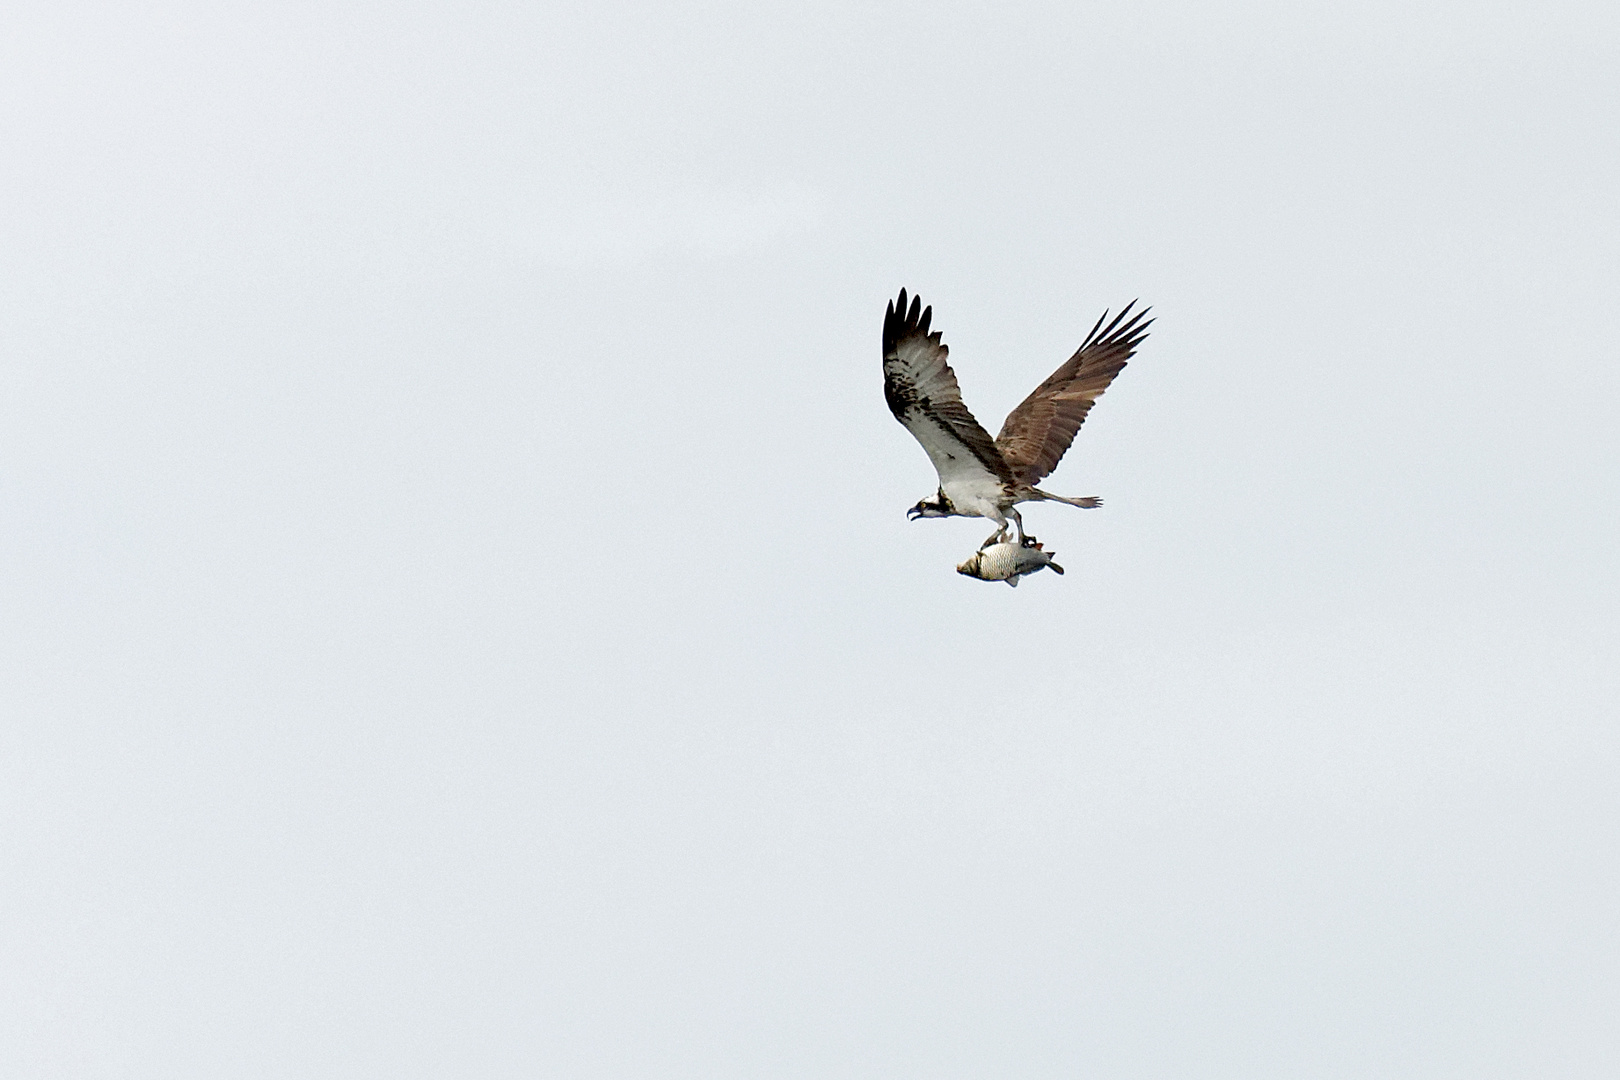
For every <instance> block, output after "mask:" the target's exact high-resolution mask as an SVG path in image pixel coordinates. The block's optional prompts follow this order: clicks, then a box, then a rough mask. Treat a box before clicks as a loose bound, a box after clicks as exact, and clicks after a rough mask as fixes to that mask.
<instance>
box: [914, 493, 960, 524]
mask: <svg viewBox="0 0 1620 1080" xmlns="http://www.w3.org/2000/svg"><path fill="white" fill-rule="evenodd" d="M950 516H951V504H950V502H949V501H948V500H947V499H946V498H945V496H944V495H943V494H941V495H934V496H932V497H930V498H927V499H923V500H922V501H920V502H918V503H917V505H916V506H913V507H912V508H911V509H910V510H907V511H906V520H907V521H916V520H917V519H918V518H925V517H950Z"/></svg>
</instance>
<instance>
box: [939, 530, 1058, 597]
mask: <svg viewBox="0 0 1620 1080" xmlns="http://www.w3.org/2000/svg"><path fill="white" fill-rule="evenodd" d="M1048 566H1050V567H1051V568H1052V569H1053V570H1055V571H1057V572H1058V573H1060V574H1061V573H1063V567H1061V566H1059V565H1058V564H1057V563H1055V562H1053V561H1052V553H1051V552H1049V551H1042V550H1041V545H1040V544H1037V543H1036V542H1035V538H1034V537H1032V536H1026V537H1025V538H1024V542H1023V543H1022V544H1014V543H1008V542H1003V543H1000V544H990V545H989V546H987V547H982V548H980V549H979V550H978V551H975V552H974V553H973V557H972V558H971V559H969V560H968V561H967V562H965V563H963V564H962V565H961V566H958V567H957V568H956V572H957V573H958V574H966V575H967V576H968V577H975V578H978V579H979V580H980V581H1005V582H1006V583H1007V584H1008V585H1011V586H1012V587H1013V588H1015V589H1016V588H1017V587H1018V579H1019V578H1021V577H1023V576H1024V575H1025V574H1033V573H1035V572H1036V571H1037V570H1044V569H1046V568H1047V567H1048Z"/></svg>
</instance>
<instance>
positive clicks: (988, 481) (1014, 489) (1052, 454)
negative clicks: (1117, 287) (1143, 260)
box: [883, 289, 1153, 547]
mask: <svg viewBox="0 0 1620 1080" xmlns="http://www.w3.org/2000/svg"><path fill="white" fill-rule="evenodd" d="M1135 306H1136V301H1134V300H1133V301H1131V303H1129V304H1126V305H1125V310H1123V311H1121V312H1120V313H1119V314H1118V315H1116V316H1114V320H1113V321H1112V322H1109V323H1108V325H1107V326H1106V328H1105V327H1104V325H1103V324H1104V322H1106V321H1107V319H1108V312H1106V311H1105V312H1103V315H1102V318H1100V319H1098V320H1097V325H1096V326H1093V327H1092V328H1091V333H1090V334H1087V335H1086V340H1085V341H1084V343H1082V344H1081V346H1080V348H1079V349H1077V350H1076V351H1075V354H1074V355H1073V356H1071V357H1069V359H1068V360H1066V361H1064V363H1063V365H1062V366H1061V367H1059V368H1058V369H1057V370H1056V371H1054V372H1052V374H1051V376H1050V377H1048V378H1047V380H1046V381H1045V382H1043V383H1041V385H1039V386H1037V387H1036V388H1035V390H1034V392H1033V393H1031V394H1030V395H1029V397H1027V398H1025V399H1024V400H1023V402H1022V404H1020V405H1019V406H1018V408H1016V409H1014V410H1013V411H1012V412H1010V413H1008V414H1007V419H1006V421H1005V422H1004V423H1003V424H1002V425H1001V434H999V435H997V436H996V437H995V438H994V439H992V438H990V435H989V433H988V432H986V431H985V430H984V428H982V427H980V426H979V422H978V421H977V420H975V419H973V414H972V413H970V412H968V407H967V406H966V405H964V404H962V390H961V388H960V387H959V386H957V384H956V373H955V372H953V371H952V370H951V366H950V365H949V364H947V363H946V362H945V357H946V355H947V354H948V353H949V351H950V350H949V349H948V348H946V346H945V345H944V344H943V343H942V342H941V341H940V333H939V331H937V330H936V331H934V332H933V333H929V332H928V325H929V322H930V320H931V319H932V318H933V315H934V309H933V308H932V307H926V308H925V307H923V306H922V299H921V298H913V299H912V300H911V306H910V307H909V308H908V307H907V306H906V290H904V289H901V290H900V299H899V300H898V301H890V302H889V309H888V313H887V314H886V315H884V317H883V396H884V398H885V399H886V400H887V401H888V403H889V411H890V412H892V413H894V417H895V419H896V420H899V421H900V422H901V423H902V424H904V425H905V426H906V430H907V431H909V432H911V434H912V435H913V436H915V438H916V439H917V441H918V442H920V443H922V448H923V449H924V450H926V451H927V452H928V458H929V460H930V461H932V462H933V463H934V470H935V471H936V472H938V473H939V491H938V492H937V493H936V494H934V495H932V496H930V497H928V498H925V499H923V500H922V501H920V502H919V503H917V505H916V506H913V507H912V508H911V509H910V510H908V511H906V517H907V518H908V519H912V520H915V519H916V518H920V517H982V518H989V519H990V520H991V521H994V522H995V523H996V525H997V526H998V528H997V530H996V531H995V532H994V533H992V534H991V535H990V538H989V539H988V540H986V541H985V542H984V546H985V547H988V546H989V545H991V544H993V543H997V542H1000V541H1004V540H1006V539H1007V520H1008V519H1009V518H1011V519H1012V523H1013V527H1014V528H1015V529H1016V530H1017V534H1018V542H1019V543H1023V540H1024V522H1023V519H1022V518H1021V517H1020V516H1019V513H1018V511H1017V510H1016V509H1015V506H1016V504H1018V503H1021V502H1048V501H1050V502H1061V503H1067V504H1069V505H1070V506H1080V507H1084V508H1086V509H1090V508H1092V507H1096V506H1101V505H1102V500H1101V499H1098V498H1095V497H1088V498H1083V499H1071V498H1066V497H1065V496H1062V495H1053V494H1051V493H1050V492H1046V491H1042V490H1041V489H1040V488H1038V487H1036V486H1035V485H1036V484H1037V483H1038V482H1040V481H1041V480H1042V479H1044V478H1045V477H1046V476H1047V475H1048V474H1049V473H1051V471H1052V470H1053V469H1055V468H1057V464H1058V461H1059V460H1060V459H1061V458H1062V457H1063V453H1064V451H1066V450H1068V448H1069V445H1070V444H1071V443H1073V442H1074V435H1075V432H1077V431H1079V430H1080V425H1081V424H1083V423H1085V419H1086V414H1087V413H1088V412H1090V411H1091V404H1092V402H1094V401H1096V400H1097V398H1098V397H1100V396H1101V395H1102V392H1103V391H1104V390H1106V389H1108V384H1109V383H1111V382H1113V381H1114V376H1116V375H1118V374H1119V373H1120V370H1121V369H1122V368H1124V366H1125V362H1126V361H1127V360H1129V359H1130V358H1131V356H1132V355H1133V354H1134V353H1135V352H1136V347H1137V345H1139V344H1141V342H1142V339H1143V338H1145V337H1147V329H1148V327H1149V326H1151V325H1152V324H1153V320H1152V319H1149V318H1147V314H1148V310H1149V309H1147V308H1144V309H1143V310H1141V311H1139V312H1137V313H1136V314H1135V315H1134V316H1132V315H1131V309H1132V308H1133V307H1135Z"/></svg>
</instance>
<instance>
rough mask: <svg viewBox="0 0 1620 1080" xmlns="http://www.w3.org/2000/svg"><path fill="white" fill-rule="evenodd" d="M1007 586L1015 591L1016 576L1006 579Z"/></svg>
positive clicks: (1016, 585)
mask: <svg viewBox="0 0 1620 1080" xmlns="http://www.w3.org/2000/svg"><path fill="white" fill-rule="evenodd" d="M1007 584H1008V585H1011V586H1012V587H1013V588H1015V589H1016V588H1018V575H1017V574H1014V575H1013V576H1012V577H1010V578H1008V579H1007Z"/></svg>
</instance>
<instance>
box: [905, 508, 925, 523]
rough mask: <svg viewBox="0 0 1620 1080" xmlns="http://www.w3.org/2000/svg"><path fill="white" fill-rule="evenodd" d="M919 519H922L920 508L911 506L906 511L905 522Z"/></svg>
mask: <svg viewBox="0 0 1620 1080" xmlns="http://www.w3.org/2000/svg"><path fill="white" fill-rule="evenodd" d="M920 517H922V509H921V508H920V507H916V506H913V507H912V508H911V509H910V510H907V511H906V520H907V521H916V520H917V519H918V518H920Z"/></svg>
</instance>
